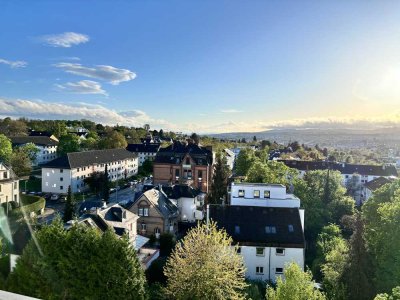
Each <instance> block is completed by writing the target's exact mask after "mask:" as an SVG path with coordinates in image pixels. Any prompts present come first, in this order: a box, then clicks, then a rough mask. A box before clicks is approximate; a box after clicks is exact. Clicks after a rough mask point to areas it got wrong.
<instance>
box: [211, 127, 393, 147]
mask: <svg viewBox="0 0 400 300" xmlns="http://www.w3.org/2000/svg"><path fill="white" fill-rule="evenodd" d="M208 136H212V137H217V138H221V139H232V140H238V139H242V138H245V139H246V141H252V140H253V137H254V136H256V138H257V140H269V141H271V142H272V141H276V142H278V143H283V144H286V143H288V142H291V141H292V142H293V141H298V142H300V143H302V144H306V145H316V144H318V145H320V146H323V147H345V148H353V147H360V146H364V147H374V146H379V145H383V144H384V145H385V146H394V147H397V146H399V145H400V127H390V128H379V129H369V130H367V129H354V128H351V129H346V128H343V129H316V128H310V129H273V130H267V131H261V132H230V133H218V134H210V135H208Z"/></svg>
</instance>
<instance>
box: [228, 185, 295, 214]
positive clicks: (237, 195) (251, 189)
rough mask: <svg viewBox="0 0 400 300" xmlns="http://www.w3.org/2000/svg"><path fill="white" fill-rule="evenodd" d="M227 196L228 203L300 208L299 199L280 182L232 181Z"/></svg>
mask: <svg viewBox="0 0 400 300" xmlns="http://www.w3.org/2000/svg"><path fill="white" fill-rule="evenodd" d="M229 196H230V197H229V198H230V205H243V206H262V207H297V208H300V199H299V198H297V197H296V196H295V195H293V194H288V193H287V192H286V187H285V186H284V185H282V184H264V183H247V182H240V183H237V182H232V184H231V192H230V195H229Z"/></svg>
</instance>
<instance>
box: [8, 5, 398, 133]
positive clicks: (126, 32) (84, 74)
mask: <svg viewBox="0 0 400 300" xmlns="http://www.w3.org/2000/svg"><path fill="white" fill-rule="evenodd" d="M0 26H1V28H2V30H1V31H0V116H12V117H18V116H26V117H30V118H68V119H76V118H77V119H81V118H87V119H92V120H94V121H96V122H104V123H109V124H114V123H120V124H126V125H133V126H141V125H143V124H144V123H150V124H151V126H152V127H154V128H160V127H163V128H169V129H172V130H179V131H197V132H228V131H253V130H254V131H258V130H263V129H267V128H276V127H278V128H280V127H293V126H294V127H302V126H303V127H304V126H337V124H339V125H343V124H345V125H346V126H349V124H350V125H354V126H359V124H361V123H362V124H364V125H365V124H367V125H368V126H369V125H370V124H378V125H387V124H398V123H399V122H400V121H399V120H400V113H399V108H398V107H399V104H400V2H398V1H266V0H264V1H232V0H231V1H217V0H215V1H204V0H202V1H200V0H198V1H166V0H163V1H61V0H59V1H2V2H0Z"/></svg>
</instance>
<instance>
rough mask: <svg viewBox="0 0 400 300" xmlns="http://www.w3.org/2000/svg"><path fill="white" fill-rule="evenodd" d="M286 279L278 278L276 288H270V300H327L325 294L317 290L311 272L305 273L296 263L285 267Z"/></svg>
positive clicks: (268, 292) (268, 296)
mask: <svg viewBox="0 0 400 300" xmlns="http://www.w3.org/2000/svg"><path fill="white" fill-rule="evenodd" d="M284 278H285V279H282V277H278V280H277V282H276V288H275V289H274V288H272V287H268V288H267V295H266V298H267V299H268V300H325V299H326V297H325V295H324V294H323V293H321V292H320V291H318V290H317V289H315V286H314V284H315V282H314V281H313V280H312V274H311V272H310V271H308V272H303V271H302V270H301V269H300V267H299V266H298V265H297V264H296V263H290V264H289V265H286V266H285V270H284Z"/></svg>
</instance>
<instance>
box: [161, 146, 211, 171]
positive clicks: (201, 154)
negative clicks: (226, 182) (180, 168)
mask: <svg viewBox="0 0 400 300" xmlns="http://www.w3.org/2000/svg"><path fill="white" fill-rule="evenodd" d="M187 154H188V155H190V157H191V158H192V159H193V160H194V162H195V163H196V164H197V165H208V164H212V160H213V154H212V150H211V149H210V148H206V147H202V146H199V145H197V144H194V143H189V144H186V143H181V142H174V143H173V144H172V145H169V146H168V147H166V148H160V150H159V151H158V153H157V155H156V158H155V160H154V162H155V163H166V164H177V165H179V164H181V163H182V160H183V159H184V157H185V156H186V155H187Z"/></svg>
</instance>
